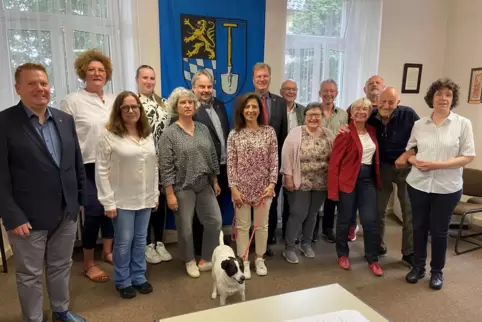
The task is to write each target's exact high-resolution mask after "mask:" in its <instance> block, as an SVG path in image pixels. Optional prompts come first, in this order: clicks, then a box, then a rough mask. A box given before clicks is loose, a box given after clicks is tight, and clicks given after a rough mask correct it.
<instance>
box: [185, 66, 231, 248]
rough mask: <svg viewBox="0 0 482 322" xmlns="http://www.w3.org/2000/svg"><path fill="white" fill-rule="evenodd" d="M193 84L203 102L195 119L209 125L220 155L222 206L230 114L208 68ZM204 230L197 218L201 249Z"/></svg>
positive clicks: (195, 236) (226, 187) (195, 230)
mask: <svg viewBox="0 0 482 322" xmlns="http://www.w3.org/2000/svg"><path fill="white" fill-rule="evenodd" d="M191 85H192V91H193V92H194V94H196V97H197V99H198V101H199V103H200V104H201V106H200V107H199V109H198V110H197V112H196V114H195V115H194V120H195V121H198V122H200V123H203V124H204V125H206V126H207V128H208V129H209V133H210V134H211V139H212V140H213V143H214V146H215V148H216V153H217V155H218V162H219V177H218V184H219V187H220V188H221V194H220V195H219V196H218V197H217V198H218V203H219V204H220V207H221V201H222V200H224V199H225V198H227V196H228V195H229V185H228V173H227V168H226V145H227V140H228V134H229V121H228V114H227V113H226V108H225V106H224V103H223V102H221V101H220V100H218V99H217V98H215V97H213V87H214V79H213V76H212V75H211V73H209V72H208V71H207V70H206V69H201V70H198V71H197V72H196V73H195V74H194V77H193V78H192V81H191ZM221 209H222V208H221ZM202 232H203V229H202V225H201V223H200V222H199V220H198V219H197V218H196V219H195V221H194V226H193V239H194V244H195V248H196V249H198V248H199V251H200V250H201V245H202V235H203V234H202Z"/></svg>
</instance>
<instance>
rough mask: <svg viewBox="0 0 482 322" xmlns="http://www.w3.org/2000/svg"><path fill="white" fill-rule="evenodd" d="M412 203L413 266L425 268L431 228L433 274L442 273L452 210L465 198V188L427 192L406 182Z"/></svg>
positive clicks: (431, 266)
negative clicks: (446, 191)
mask: <svg viewBox="0 0 482 322" xmlns="http://www.w3.org/2000/svg"><path fill="white" fill-rule="evenodd" d="M407 190H408V196H409V198H410V203H411V205H412V225H413V255H414V266H415V268H418V269H420V270H423V271H424V270H425V264H426V260H427V241H428V232H429V231H430V238H431V246H432V260H431V262H430V268H431V270H430V272H431V273H442V270H443V268H444V266H445V254H446V252H447V240H448V230H449V225H450V218H451V217H452V212H453V211H454V209H455V207H456V206H457V204H458V203H459V201H460V198H461V197H462V190H459V191H456V192H453V193H448V194H439V193H427V192H423V191H420V190H417V189H415V188H413V187H412V186H410V185H407Z"/></svg>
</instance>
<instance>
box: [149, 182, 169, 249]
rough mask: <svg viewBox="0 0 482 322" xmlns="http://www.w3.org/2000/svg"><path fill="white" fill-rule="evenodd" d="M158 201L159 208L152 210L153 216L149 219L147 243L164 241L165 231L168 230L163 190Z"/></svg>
mask: <svg viewBox="0 0 482 322" xmlns="http://www.w3.org/2000/svg"><path fill="white" fill-rule="evenodd" d="M159 189H160V188H159ZM158 202H159V206H158V207H157V210H156V211H152V212H151V218H150V219H149V226H148V228H147V245H149V244H151V243H153V244H156V243H157V242H162V241H163V239H164V231H165V230H166V195H165V194H163V193H162V192H161V193H160V194H159V200H158ZM152 233H154V239H152V237H153V236H152V235H153V234H152Z"/></svg>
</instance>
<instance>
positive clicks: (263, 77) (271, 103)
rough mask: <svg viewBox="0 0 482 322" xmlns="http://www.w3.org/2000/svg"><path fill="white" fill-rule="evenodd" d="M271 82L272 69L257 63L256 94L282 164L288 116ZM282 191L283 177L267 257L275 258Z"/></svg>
mask: <svg viewBox="0 0 482 322" xmlns="http://www.w3.org/2000/svg"><path fill="white" fill-rule="evenodd" d="M270 82H271V67H270V66H269V65H268V64H266V63H256V65H254V67H253V85H254V89H255V91H256V93H258V94H259V96H260V97H261V102H262V103H263V106H262V111H261V112H262V113H265V115H266V116H267V119H268V124H269V125H270V126H272V127H273V128H274V130H275V132H276V137H277V139H278V162H279V163H280V162H281V149H282V148H283V143H284V141H285V139H286V135H287V134H288V116H287V113H286V111H287V107H286V101H285V100H284V99H283V98H281V97H280V96H278V95H275V94H273V93H271V92H270V91H269V85H270ZM280 189H281V176H279V178H278V183H277V184H276V186H275V194H276V196H275V197H274V198H273V201H272V203H271V208H270V209H269V223H268V248H267V250H266V255H267V256H273V250H272V249H271V247H270V245H274V244H276V228H277V226H278V196H279V193H280Z"/></svg>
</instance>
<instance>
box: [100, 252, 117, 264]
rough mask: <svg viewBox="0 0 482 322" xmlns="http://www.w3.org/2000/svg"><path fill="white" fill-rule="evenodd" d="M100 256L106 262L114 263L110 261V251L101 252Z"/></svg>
mask: <svg viewBox="0 0 482 322" xmlns="http://www.w3.org/2000/svg"><path fill="white" fill-rule="evenodd" d="M101 258H102V260H103V261H104V262H106V263H107V264H110V265H114V263H113V262H112V253H102V256H101Z"/></svg>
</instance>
